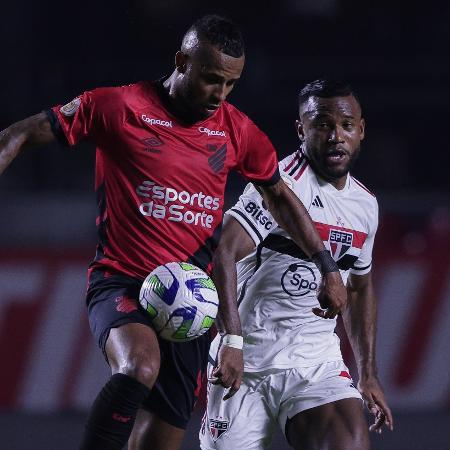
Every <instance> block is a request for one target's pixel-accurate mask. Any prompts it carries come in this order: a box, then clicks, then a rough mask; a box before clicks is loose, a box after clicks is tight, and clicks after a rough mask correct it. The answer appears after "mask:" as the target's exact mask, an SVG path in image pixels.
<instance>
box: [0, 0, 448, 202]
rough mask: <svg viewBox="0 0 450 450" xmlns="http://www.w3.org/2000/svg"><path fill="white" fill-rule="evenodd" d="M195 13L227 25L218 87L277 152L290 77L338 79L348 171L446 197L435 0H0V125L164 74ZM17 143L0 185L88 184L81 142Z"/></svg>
mask: <svg viewBox="0 0 450 450" xmlns="http://www.w3.org/2000/svg"><path fill="white" fill-rule="evenodd" d="M205 13H220V14H224V15H226V16H227V17H229V18H231V19H233V20H234V21H235V22H237V23H238V24H240V25H241V27H242V30H243V32H244V37H245V41H246V53H247V63H246V67H245V69H244V74H243V77H242V80H241V81H240V82H239V84H238V86H237V87H236V91H235V92H233V93H232V95H231V97H230V101H231V102H232V103H234V104H235V105H237V106H238V107H239V108H240V109H242V110H243V111H244V112H246V113H247V114H248V115H249V116H250V117H252V118H253V120H254V121H255V122H256V123H257V124H258V125H259V126H260V127H261V128H262V129H263V130H264V131H266V132H267V133H268V135H269V136H270V137H271V138H272V140H273V142H274V143H275V145H276V147H277V149H278V152H279V155H280V157H283V156H285V155H286V154H288V153H290V152H292V151H293V150H295V149H296V148H297V145H298V144H297V136H296V132H295V129H294V121H295V119H296V114H297V94H298V91H299V89H300V88H301V87H302V86H303V85H304V84H305V83H306V82H309V81H311V80H313V79H315V78H317V77H320V76H329V77H334V78H339V79H346V80H348V81H350V83H351V84H352V85H353V86H354V88H355V89H356V91H357V92H358V93H359V96H360V98H361V102H362V104H363V110H364V116H365V118H366V121H367V135H366V140H365V141H364V142H363V147H362V150H363V151H362V154H361V157H360V161H359V164H358V165H357V167H356V169H355V171H354V174H355V175H356V176H357V177H359V178H360V179H361V180H362V181H363V182H364V183H365V184H366V185H367V186H368V187H369V188H370V189H372V190H373V191H374V192H375V193H377V194H379V195H384V194H386V196H387V198H388V204H389V205H390V206H389V208H390V209H395V208H396V205H403V206H404V205H405V202H407V203H408V205H409V206H408V209H409V210H411V209H414V207H415V203H417V204H418V205H419V204H420V205H419V206H417V208H419V209H424V208H428V207H440V206H442V205H444V206H445V205H446V204H447V205H448V203H449V202H448V199H449V198H450V195H449V194H450V176H449V172H448V166H449V162H450V157H449V150H448V102H449V99H450V87H449V84H450V83H449V80H450V68H449V65H450V63H449V55H450V33H449V31H448V17H449V16H450V4H449V3H447V4H445V5H442V6H439V5H437V4H435V3H434V2H425V3H424V2H421V3H419V4H418V5H416V6H414V5H413V3H412V2H393V1H385V0H381V1H377V2H370V1H368V0H361V1H356V0H279V1H277V2H255V1H235V0H230V1H227V2H213V1H209V2H207V1H187V0H164V1H149V0H134V1H129V2H114V1H112V2H111V1H108V2H106V1H104V0H100V1H96V2H87V1H79V2H54V1H53V2H52V1H48V0H44V1H40V2H32V1H31V0H16V1H15V2H12V1H7V2H2V9H1V13H0V14H1V16H2V21H1V23H2V25H1V27H0V45H1V51H2V63H1V66H2V70H1V71H0V79H1V83H0V98H1V108H0V128H2V129H3V128H5V127H6V126H8V125H9V124H10V123H12V122H14V121H17V120H20V119H22V118H24V117H26V116H29V115H31V114H34V113H37V112H39V111H41V110H42V109H43V108H47V107H50V106H52V105H54V104H59V103H65V102H67V101H70V100H71V99H72V98H73V97H74V96H76V95H77V94H79V93H80V92H82V91H84V90H88V89H91V88H94V87H99V86H113V85H121V84H128V83H132V82H135V81H138V80H141V79H154V78H159V77H161V76H163V75H165V74H169V73H170V72H171V71H172V69H173V61H174V54H175V52H176V51H177V50H178V49H179V45H180V40H181V37H182V35H183V33H184V32H185V30H186V29H187V28H188V27H189V25H190V24H191V23H192V22H193V21H194V20H195V19H196V18H197V17H199V16H200V15H202V14H205ZM446 117H447V119H446ZM29 153H30V154H28V155H27V156H26V157H25V156H22V157H20V158H19V159H18V160H17V161H16V162H14V164H13V166H12V167H11V168H10V169H9V170H8V171H7V172H6V173H5V175H4V176H3V177H2V180H0V189H1V190H4V189H6V190H11V192H15V193H20V192H22V191H23V192H29V191H30V189H31V190H32V191H33V192H34V193H38V192H42V193H43V192H44V191H53V190H58V191H63V192H64V191H87V190H90V189H92V186H93V160H94V152H93V151H92V150H91V148H90V145H89V144H86V145H81V146H80V149H79V151H75V152H72V151H70V150H66V149H62V148H61V147H59V146H58V145H54V146H51V147H49V148H47V149H43V150H41V151H30V152H29ZM398 207H399V208H400V207H402V206H398Z"/></svg>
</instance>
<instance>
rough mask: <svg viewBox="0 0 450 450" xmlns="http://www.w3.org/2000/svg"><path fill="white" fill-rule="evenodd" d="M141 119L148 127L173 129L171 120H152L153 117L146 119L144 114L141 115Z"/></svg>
mask: <svg viewBox="0 0 450 450" xmlns="http://www.w3.org/2000/svg"><path fill="white" fill-rule="evenodd" d="M141 119H142V120H143V121H144V122H146V123H148V124H150V125H161V126H162V127H169V128H173V125H172V121H171V120H161V119H154V118H153V117H148V116H147V115H145V114H142V116H141Z"/></svg>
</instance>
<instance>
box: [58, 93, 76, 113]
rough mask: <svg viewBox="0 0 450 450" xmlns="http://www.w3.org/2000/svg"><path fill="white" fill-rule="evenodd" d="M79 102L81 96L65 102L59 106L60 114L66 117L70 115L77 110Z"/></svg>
mask: <svg viewBox="0 0 450 450" xmlns="http://www.w3.org/2000/svg"><path fill="white" fill-rule="evenodd" d="M80 104H81V98H79V97H77V98H74V99H73V100H72V101H71V102H69V103H67V104H66V105H64V106H61V108H59V111H60V112H61V114H64V115H65V116H66V117H72V116H73V115H74V114H75V113H76V112H77V110H78V108H79V107H80Z"/></svg>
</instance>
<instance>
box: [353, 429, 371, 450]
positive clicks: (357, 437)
mask: <svg viewBox="0 0 450 450" xmlns="http://www.w3.org/2000/svg"><path fill="white" fill-rule="evenodd" d="M351 448H352V449H353V450H369V449H370V440H369V433H368V431H367V428H366V427H364V426H358V427H355V428H354V429H353V430H352V447H351Z"/></svg>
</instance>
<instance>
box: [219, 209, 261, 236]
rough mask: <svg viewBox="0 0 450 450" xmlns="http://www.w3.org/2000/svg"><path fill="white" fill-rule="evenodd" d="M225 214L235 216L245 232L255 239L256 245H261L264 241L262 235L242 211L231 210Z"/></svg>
mask: <svg viewBox="0 0 450 450" xmlns="http://www.w3.org/2000/svg"><path fill="white" fill-rule="evenodd" d="M225 214H229V215H230V216H233V217H234V218H235V219H236V220H237V221H238V222H239V223H240V224H241V225H242V227H243V228H244V230H245V231H246V232H247V233H248V235H249V236H250V237H251V238H252V239H253V242H254V243H255V245H259V244H260V243H261V242H262V241H263V237H262V236H261V233H260V232H259V231H258V230H257V228H256V227H255V225H253V223H251V221H250V220H249V219H248V218H247V217H246V216H245V214H243V213H242V212H241V211H239V210H238V209H230V210H228V211H227V212H226V213H225Z"/></svg>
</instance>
